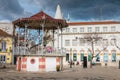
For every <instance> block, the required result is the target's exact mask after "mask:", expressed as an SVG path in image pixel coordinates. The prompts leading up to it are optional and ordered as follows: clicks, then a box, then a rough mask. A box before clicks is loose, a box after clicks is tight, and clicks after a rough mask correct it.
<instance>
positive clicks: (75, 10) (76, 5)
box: [31, 0, 120, 20]
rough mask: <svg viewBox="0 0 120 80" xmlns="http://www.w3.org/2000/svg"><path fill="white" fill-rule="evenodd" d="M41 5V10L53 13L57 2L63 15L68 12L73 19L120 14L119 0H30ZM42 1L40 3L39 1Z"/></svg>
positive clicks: (113, 16) (112, 17)
mask: <svg viewBox="0 0 120 80" xmlns="http://www.w3.org/2000/svg"><path fill="white" fill-rule="evenodd" d="M31 1H33V2H34V3H37V4H39V5H41V6H42V7H41V8H43V10H46V11H48V10H49V11H51V12H54V13H55V9H56V6H57V4H58V3H59V4H60V6H61V8H62V11H63V15H64V16H65V17H66V16H67V14H68V13H69V14H70V17H71V19H73V20H80V19H82V20H89V19H90V20H91V19H95V20H100V19H101V18H102V19H104V20H107V19H114V18H115V17H117V16H119V14H120V0H56V1H55V0H47V1H46V0H31ZM41 2H42V3H41Z"/></svg>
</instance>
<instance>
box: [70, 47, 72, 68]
mask: <svg viewBox="0 0 120 80" xmlns="http://www.w3.org/2000/svg"><path fill="white" fill-rule="evenodd" d="M70 68H72V48H70Z"/></svg>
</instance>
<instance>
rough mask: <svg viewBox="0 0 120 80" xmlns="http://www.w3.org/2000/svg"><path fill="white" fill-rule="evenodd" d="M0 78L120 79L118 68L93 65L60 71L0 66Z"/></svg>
mask: <svg viewBox="0 0 120 80" xmlns="http://www.w3.org/2000/svg"><path fill="white" fill-rule="evenodd" d="M0 80H120V69H118V68H115V67H101V66H94V67H93V68H85V69H83V68H82V67H80V66H76V67H73V68H66V69H64V70H63V71H60V72H44V73H35V72H34V73H33V72H18V71H16V70H15V67H12V68H11V67H7V68H6V69H3V68H0Z"/></svg>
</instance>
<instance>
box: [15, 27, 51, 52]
mask: <svg viewBox="0 0 120 80" xmlns="http://www.w3.org/2000/svg"><path fill="white" fill-rule="evenodd" d="M25 31H26V33H27V35H26V37H25ZM49 33H50V32H49V31H48V30H44V44H43V45H44V46H46V45H47V44H48V43H49V42H50V41H52V36H51V34H49ZM42 36H43V31H42V30H32V29H27V30H25V29H24V28H19V27H17V28H16V39H15V41H16V42H15V43H16V47H20V46H21V47H24V45H25V46H26V48H27V50H28V52H29V53H31V51H34V52H35V51H36V48H39V49H41V47H39V46H40V45H42ZM18 38H19V39H18ZM25 39H26V41H25V42H26V43H24V40H25Z"/></svg>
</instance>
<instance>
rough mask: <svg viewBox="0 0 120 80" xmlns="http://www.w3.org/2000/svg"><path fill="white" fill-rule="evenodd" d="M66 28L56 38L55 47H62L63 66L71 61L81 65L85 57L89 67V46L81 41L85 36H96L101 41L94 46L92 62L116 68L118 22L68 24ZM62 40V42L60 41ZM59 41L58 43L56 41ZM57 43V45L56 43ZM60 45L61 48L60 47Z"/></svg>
mask: <svg viewBox="0 0 120 80" xmlns="http://www.w3.org/2000/svg"><path fill="white" fill-rule="evenodd" d="M68 25H69V26H68V27H67V28H64V29H63V31H62V33H61V32H59V38H58V36H56V39H55V40H56V43H55V47H56V48H60V49H61V47H62V49H63V52H65V55H66V58H65V60H64V62H65V64H66V63H67V64H68V61H71V60H72V61H73V62H74V63H75V64H76V63H77V62H79V64H80V65H82V63H83V57H84V56H86V57H87V62H88V65H89V62H90V57H91V55H92V54H93V53H92V47H91V45H90V44H89V43H88V42H86V41H85V39H83V37H84V36H85V35H86V34H98V36H100V37H101V40H98V41H97V42H96V43H95V44H94V54H93V55H94V56H96V57H94V58H93V62H94V63H95V64H97V63H98V64H100V65H102V66H106V65H107V66H118V65H119V64H118V63H119V60H120V49H119V47H120V42H119V39H120V22H116V21H99V22H68ZM61 38H62V40H61ZM58 40H59V41H58ZM57 42H59V43H57ZM61 45H62V46H61Z"/></svg>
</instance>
